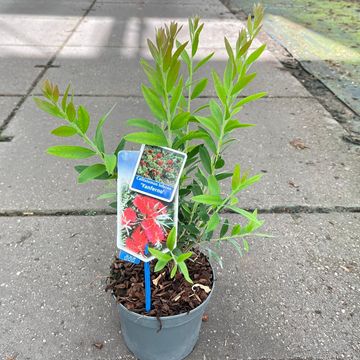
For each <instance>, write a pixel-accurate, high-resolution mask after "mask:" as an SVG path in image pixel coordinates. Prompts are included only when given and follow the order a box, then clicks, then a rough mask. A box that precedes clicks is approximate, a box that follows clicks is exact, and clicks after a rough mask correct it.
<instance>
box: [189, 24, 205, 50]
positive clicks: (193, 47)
mask: <svg viewBox="0 0 360 360" xmlns="http://www.w3.org/2000/svg"><path fill="white" fill-rule="evenodd" d="M203 27H204V24H201V25H200V26H199V27H198V29H197V30H196V32H195V35H194V38H193V41H192V44H191V55H192V56H195V54H196V52H197V49H198V46H199V37H200V33H201V31H202V29H203Z"/></svg>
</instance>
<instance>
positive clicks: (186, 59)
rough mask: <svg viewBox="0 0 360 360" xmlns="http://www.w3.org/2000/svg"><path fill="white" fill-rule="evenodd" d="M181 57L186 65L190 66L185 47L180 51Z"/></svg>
mask: <svg viewBox="0 0 360 360" xmlns="http://www.w3.org/2000/svg"><path fill="white" fill-rule="evenodd" d="M181 58H182V59H183V61H184V63H185V64H186V65H187V67H188V68H189V67H190V64H191V60H190V57H189V54H188V52H187V51H186V49H184V51H182V52H181Z"/></svg>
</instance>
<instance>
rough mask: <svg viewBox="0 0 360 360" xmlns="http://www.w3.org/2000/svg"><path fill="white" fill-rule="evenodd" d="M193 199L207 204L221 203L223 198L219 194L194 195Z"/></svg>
mask: <svg viewBox="0 0 360 360" xmlns="http://www.w3.org/2000/svg"><path fill="white" fill-rule="evenodd" d="M192 200H193V201H195V202H199V203H201V204H206V205H221V204H222V203H223V199H222V198H221V197H220V196H219V195H197V196H193V197H192Z"/></svg>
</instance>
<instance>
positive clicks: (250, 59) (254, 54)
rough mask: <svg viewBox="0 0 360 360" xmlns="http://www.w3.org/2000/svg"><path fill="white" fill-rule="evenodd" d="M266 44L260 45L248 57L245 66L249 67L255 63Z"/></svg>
mask: <svg viewBox="0 0 360 360" xmlns="http://www.w3.org/2000/svg"><path fill="white" fill-rule="evenodd" d="M265 48H266V44H263V45H261V46H260V47H259V48H257V49H256V50H255V51H254V52H252V53H251V54H250V55H249V57H248V58H247V59H246V66H247V67H249V66H250V65H251V64H252V63H253V62H255V61H256V60H257V59H258V58H259V57H260V55H261V54H262V53H263V52H264V50H265Z"/></svg>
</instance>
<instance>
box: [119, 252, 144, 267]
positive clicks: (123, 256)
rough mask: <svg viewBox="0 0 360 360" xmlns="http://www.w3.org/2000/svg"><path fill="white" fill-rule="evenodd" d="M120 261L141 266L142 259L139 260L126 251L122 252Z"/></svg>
mask: <svg viewBox="0 0 360 360" xmlns="http://www.w3.org/2000/svg"><path fill="white" fill-rule="evenodd" d="M119 259H120V260H124V261H127V262H131V263H133V264H136V265H138V264H140V259H138V258H137V257H135V256H133V255H131V254H129V253H127V252H126V251H124V250H120V252H119Z"/></svg>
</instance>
